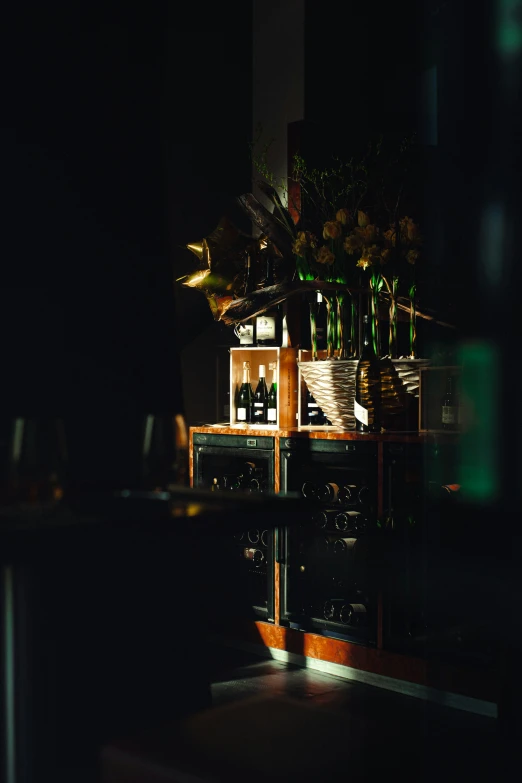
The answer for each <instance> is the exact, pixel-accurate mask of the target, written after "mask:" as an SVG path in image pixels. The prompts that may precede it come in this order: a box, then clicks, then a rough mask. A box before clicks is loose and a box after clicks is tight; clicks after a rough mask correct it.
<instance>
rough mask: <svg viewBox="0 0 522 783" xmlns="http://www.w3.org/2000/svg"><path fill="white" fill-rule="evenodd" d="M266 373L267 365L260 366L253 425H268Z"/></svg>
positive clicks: (253, 407) (253, 410)
mask: <svg viewBox="0 0 522 783" xmlns="http://www.w3.org/2000/svg"><path fill="white" fill-rule="evenodd" d="M265 375H266V371H265V365H264V364H260V365H259V382H258V384H257V388H256V392H255V394H254V402H253V405H252V423H253V424H266V422H267V410H268V389H267V386H266V379H265Z"/></svg>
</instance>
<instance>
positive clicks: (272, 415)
mask: <svg viewBox="0 0 522 783" xmlns="http://www.w3.org/2000/svg"><path fill="white" fill-rule="evenodd" d="M267 418H268V421H277V410H276V408H269V409H268V410H267Z"/></svg>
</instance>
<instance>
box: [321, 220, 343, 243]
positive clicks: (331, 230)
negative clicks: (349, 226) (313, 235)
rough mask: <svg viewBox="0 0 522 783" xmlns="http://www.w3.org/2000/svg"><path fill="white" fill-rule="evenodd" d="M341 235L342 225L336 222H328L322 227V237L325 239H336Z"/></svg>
mask: <svg viewBox="0 0 522 783" xmlns="http://www.w3.org/2000/svg"><path fill="white" fill-rule="evenodd" d="M342 233H343V226H342V223H339V222H338V221H337V220H328V221H327V222H326V223H325V224H324V226H323V237H324V238H325V239H338V238H339V237H340V236H341V234H342Z"/></svg>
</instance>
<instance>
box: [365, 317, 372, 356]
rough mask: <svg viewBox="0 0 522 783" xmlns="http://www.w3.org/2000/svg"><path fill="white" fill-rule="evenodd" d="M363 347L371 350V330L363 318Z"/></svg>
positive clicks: (368, 323)
mask: <svg viewBox="0 0 522 783" xmlns="http://www.w3.org/2000/svg"><path fill="white" fill-rule="evenodd" d="M363 345H364V346H365V347H366V346H368V347H369V348H371V349H372V350H373V340H372V330H371V325H370V321H369V319H368V318H366V317H365V319H364V325H363Z"/></svg>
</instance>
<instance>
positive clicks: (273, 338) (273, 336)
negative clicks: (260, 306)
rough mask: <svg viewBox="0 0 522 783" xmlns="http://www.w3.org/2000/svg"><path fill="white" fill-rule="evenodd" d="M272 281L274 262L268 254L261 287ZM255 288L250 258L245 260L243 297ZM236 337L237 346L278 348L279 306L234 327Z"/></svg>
mask: <svg viewBox="0 0 522 783" xmlns="http://www.w3.org/2000/svg"><path fill="white" fill-rule="evenodd" d="M274 283H275V281H274V260H273V257H272V256H271V255H270V254H268V256H267V264H266V276H265V279H264V280H263V283H262V287H263V288H268V287H269V286H273V285H274ZM255 288H256V281H255V278H254V273H253V270H252V264H251V259H250V256H249V255H248V256H247V259H246V270H245V287H244V295H245V296H248V295H249V294H251V293H252V292H253V291H254V290H255ZM235 331H236V335H237V336H238V337H239V344H240V345H243V346H245V347H248V346H254V345H258V346H278V345H281V344H282V341H283V313H282V309H281V305H280V304H279V305H274V306H273V307H269V308H268V309H267V310H266V311H265V312H264V313H261V315H258V316H255V317H253V318H249V319H248V320H246V321H244V322H243V323H240V324H238V326H237V327H236V330H235Z"/></svg>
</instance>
